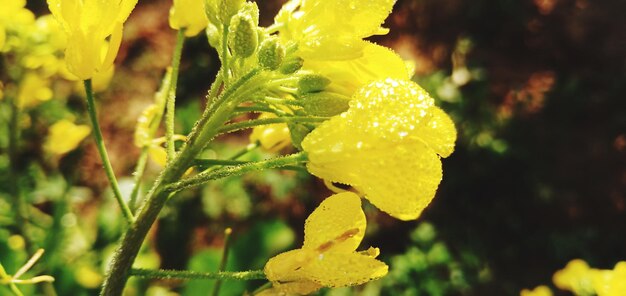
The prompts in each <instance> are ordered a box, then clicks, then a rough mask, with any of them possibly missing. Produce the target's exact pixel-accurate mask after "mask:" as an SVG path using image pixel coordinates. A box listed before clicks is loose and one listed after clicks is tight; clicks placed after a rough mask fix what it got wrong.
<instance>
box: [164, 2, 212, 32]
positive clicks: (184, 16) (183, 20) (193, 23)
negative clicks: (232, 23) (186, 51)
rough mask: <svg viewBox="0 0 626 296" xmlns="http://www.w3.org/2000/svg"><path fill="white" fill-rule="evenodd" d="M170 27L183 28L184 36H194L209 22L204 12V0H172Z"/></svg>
mask: <svg viewBox="0 0 626 296" xmlns="http://www.w3.org/2000/svg"><path fill="white" fill-rule="evenodd" d="M169 22H170V27H172V29H176V30H180V29H182V28H185V29H186V30H185V36H189V37H191V36H196V35H198V33H200V32H201V31H202V30H204V28H206V27H207V25H208V24H209V20H208V19H207V17H206V13H205V12H204V0H174V5H172V8H170V17H169Z"/></svg>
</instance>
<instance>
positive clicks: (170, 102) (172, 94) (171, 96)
mask: <svg viewBox="0 0 626 296" xmlns="http://www.w3.org/2000/svg"><path fill="white" fill-rule="evenodd" d="M183 43H185V28H182V29H180V30H178V34H176V47H175V48H174V55H173V56H172V76H171V77H172V78H171V85H170V90H169V92H168V96H167V113H166V114H165V138H166V139H167V142H166V143H167V145H166V146H167V162H168V163H169V162H170V161H172V159H174V154H176V149H175V146H174V127H175V125H176V122H175V120H174V119H175V113H176V112H175V111H176V85H177V84H178V69H179V67H180V56H181V54H182V52H183Z"/></svg>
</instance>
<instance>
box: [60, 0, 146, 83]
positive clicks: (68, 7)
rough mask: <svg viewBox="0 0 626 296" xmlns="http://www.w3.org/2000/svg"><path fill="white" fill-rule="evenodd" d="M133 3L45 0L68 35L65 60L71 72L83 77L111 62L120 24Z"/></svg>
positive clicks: (131, 0) (126, 0)
mask: <svg viewBox="0 0 626 296" xmlns="http://www.w3.org/2000/svg"><path fill="white" fill-rule="evenodd" d="M135 4H137V0H84V1H76V0H48V7H49V8H50V11H51V12H52V14H53V15H54V17H55V18H56V19H57V20H58V21H59V23H60V24H61V27H62V28H63V29H64V31H65V33H66V34H67V49H66V50H65V61H66V62H67V67H68V70H69V71H70V72H71V73H72V74H74V75H76V76H77V77H78V78H79V79H81V80H86V79H90V78H92V77H93V76H94V74H95V73H98V72H102V71H105V70H107V69H109V68H110V67H111V66H112V65H113V61H114V60H115V57H116V56H117V51H118V50H119V47H120V44H121V42H122V28H123V23H124V22H125V21H126V19H127V18H128V16H129V15H130V12H131V11H132V10H133V8H134V7H135ZM109 37H110V40H109V42H108V43H107V41H106V39H107V38H109ZM107 44H108V46H107ZM105 46H106V47H107V51H106V54H105V56H104V57H102V54H101V50H102V48H103V47H105Z"/></svg>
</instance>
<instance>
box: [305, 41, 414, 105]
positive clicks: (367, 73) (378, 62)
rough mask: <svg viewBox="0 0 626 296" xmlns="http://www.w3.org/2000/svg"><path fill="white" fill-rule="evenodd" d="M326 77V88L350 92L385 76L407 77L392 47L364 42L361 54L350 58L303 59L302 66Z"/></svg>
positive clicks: (351, 93)
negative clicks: (327, 82) (327, 81)
mask: <svg viewBox="0 0 626 296" xmlns="http://www.w3.org/2000/svg"><path fill="white" fill-rule="evenodd" d="M302 68H303V69H306V70H311V71H313V72H315V73H318V74H320V75H322V76H324V77H326V78H328V79H330V81H331V83H330V85H329V86H328V87H327V88H326V90H327V91H332V92H336V93H339V94H342V95H345V96H348V97H350V96H352V95H353V94H354V92H355V91H356V90H357V89H359V88H360V87H362V86H364V85H366V84H368V83H370V82H372V81H375V80H381V79H386V78H394V79H410V78H411V76H412V75H410V74H409V69H408V68H407V64H406V62H405V61H403V60H402V58H400V56H398V55H397V54H396V53H395V52H394V51H393V50H391V49H389V48H387V47H384V46H380V45H377V44H374V43H369V42H365V46H364V47H363V55H362V56H360V57H358V58H355V59H350V60H340V61H326V60H305V61H304V65H303V67H302Z"/></svg>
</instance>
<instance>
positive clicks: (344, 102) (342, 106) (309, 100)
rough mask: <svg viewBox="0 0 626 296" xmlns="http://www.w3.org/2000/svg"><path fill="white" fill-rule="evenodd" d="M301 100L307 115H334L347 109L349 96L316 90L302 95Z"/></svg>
mask: <svg viewBox="0 0 626 296" xmlns="http://www.w3.org/2000/svg"><path fill="white" fill-rule="evenodd" d="M301 101H302V105H303V107H304V111H306V112H307V113H308V114H309V115H314V116H335V115H337V114H340V113H342V112H344V111H346V110H348V107H349V105H348V103H349V102H350V98H348V97H346V96H343V95H340V94H336V93H331V92H317V93H308V94H305V95H303V96H302V97H301Z"/></svg>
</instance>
